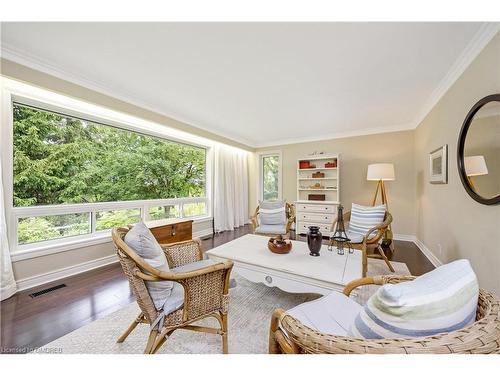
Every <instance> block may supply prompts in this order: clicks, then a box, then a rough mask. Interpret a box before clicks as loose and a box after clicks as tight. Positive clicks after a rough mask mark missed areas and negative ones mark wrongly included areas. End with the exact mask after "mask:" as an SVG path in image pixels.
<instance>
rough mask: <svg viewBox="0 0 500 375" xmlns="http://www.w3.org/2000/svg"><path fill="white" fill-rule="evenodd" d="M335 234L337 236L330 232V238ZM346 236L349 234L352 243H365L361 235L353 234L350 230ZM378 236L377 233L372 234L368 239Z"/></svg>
mask: <svg viewBox="0 0 500 375" xmlns="http://www.w3.org/2000/svg"><path fill="white" fill-rule="evenodd" d="M334 234H335V232H330V237H333V236H334ZM346 234H347V237H348V238H349V239H350V240H351V243H361V242H363V236H362V235H361V234H358V233H354V232H351V231H350V230H347V232H346ZM376 235H377V233H376V232H374V233H371V234H370V236H369V237H368V238H370V239H372V238H373V237H375V236H376Z"/></svg>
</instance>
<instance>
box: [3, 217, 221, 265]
mask: <svg viewBox="0 0 500 375" xmlns="http://www.w3.org/2000/svg"><path fill="white" fill-rule="evenodd" d="M186 219H191V220H193V224H196V223H204V222H208V221H212V217H209V216H203V217H193V218H186ZM103 243H111V231H110V230H106V231H103V232H101V233H96V234H93V235H82V236H77V237H68V238H66V239H64V240H62V239H61V240H54V241H47V242H41V243H37V244H32V245H28V246H25V247H22V248H20V249H18V250H16V251H14V252H12V253H11V254H10V257H11V260H12V262H19V261H21V260H26V259H32V258H38V257H43V256H46V255H51V254H57V253H62V252H65V251H70V250H75V249H79V248H82V247H89V246H94V245H99V244H103Z"/></svg>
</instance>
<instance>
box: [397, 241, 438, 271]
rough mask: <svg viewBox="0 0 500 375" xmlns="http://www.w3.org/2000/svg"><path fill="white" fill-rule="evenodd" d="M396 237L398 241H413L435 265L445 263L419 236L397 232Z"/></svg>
mask: <svg viewBox="0 0 500 375" xmlns="http://www.w3.org/2000/svg"><path fill="white" fill-rule="evenodd" d="M394 239H395V240H398V241H408V242H413V243H414V244H415V245H416V246H417V247H418V248H419V250H420V251H421V252H422V254H424V255H425V257H426V258H427V259H429V262H431V263H432V265H433V266H434V267H439V266H441V265H443V262H441V261H440V260H439V258H438V257H437V256H435V255H434V253H433V252H432V251H431V250H430V249H429V248H428V247H427V246H425V244H424V243H423V242H422V241H421V240H419V239H418V238H417V236H414V235H412V234H395V235H394Z"/></svg>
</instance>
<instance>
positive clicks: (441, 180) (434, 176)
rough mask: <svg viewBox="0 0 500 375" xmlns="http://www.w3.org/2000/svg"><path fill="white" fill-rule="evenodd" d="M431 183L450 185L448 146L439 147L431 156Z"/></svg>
mask: <svg viewBox="0 0 500 375" xmlns="http://www.w3.org/2000/svg"><path fill="white" fill-rule="evenodd" d="M429 182H430V183H431V184H447V183H448V145H444V146H442V147H439V148H438V149H436V150H434V151H432V152H431V153H430V154H429Z"/></svg>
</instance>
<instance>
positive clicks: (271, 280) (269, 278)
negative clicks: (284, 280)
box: [266, 276, 273, 284]
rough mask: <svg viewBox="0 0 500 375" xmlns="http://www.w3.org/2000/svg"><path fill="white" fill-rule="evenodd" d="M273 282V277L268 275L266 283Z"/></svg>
mask: <svg viewBox="0 0 500 375" xmlns="http://www.w3.org/2000/svg"><path fill="white" fill-rule="evenodd" d="M272 282H273V278H272V277H271V276H266V283H268V284H271V283H272Z"/></svg>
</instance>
